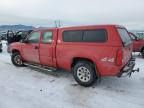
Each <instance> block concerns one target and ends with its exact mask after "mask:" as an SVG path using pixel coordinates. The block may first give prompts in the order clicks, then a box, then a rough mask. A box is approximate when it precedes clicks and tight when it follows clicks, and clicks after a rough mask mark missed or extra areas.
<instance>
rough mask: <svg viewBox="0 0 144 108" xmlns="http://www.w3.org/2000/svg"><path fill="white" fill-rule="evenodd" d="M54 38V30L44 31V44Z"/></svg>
mask: <svg viewBox="0 0 144 108" xmlns="http://www.w3.org/2000/svg"><path fill="white" fill-rule="evenodd" d="M52 40H53V32H52V31H47V32H44V34H43V39H42V43H44V44H47V43H52Z"/></svg>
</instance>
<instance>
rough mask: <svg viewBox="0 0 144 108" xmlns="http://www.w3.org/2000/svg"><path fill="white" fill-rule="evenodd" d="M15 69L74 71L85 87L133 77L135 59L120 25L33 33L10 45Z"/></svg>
mask: <svg viewBox="0 0 144 108" xmlns="http://www.w3.org/2000/svg"><path fill="white" fill-rule="evenodd" d="M10 51H11V60H12V63H13V64H14V65H15V66H23V65H34V66H42V67H50V69H52V68H55V69H57V68H62V69H65V70H68V71H72V72H73V75H74V78H75V80H76V81H77V82H78V83H79V84H80V85H82V86H90V85H92V84H93V83H94V82H95V80H96V79H98V78H99V77H102V76H119V77H120V76H122V74H123V73H125V74H128V75H131V73H132V72H134V71H135V70H133V68H134V66H135V60H134V59H133V58H132V41H131V39H130V37H129V34H128V32H127V30H126V29H125V28H124V27H123V26H117V25H94V26H77V27H64V28H51V29H39V30H34V31H33V32H32V33H31V34H30V35H29V36H28V38H27V39H25V40H23V41H22V42H17V43H13V44H11V45H10Z"/></svg>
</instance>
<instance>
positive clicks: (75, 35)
mask: <svg viewBox="0 0 144 108" xmlns="http://www.w3.org/2000/svg"><path fill="white" fill-rule="evenodd" d="M63 41H64V42H106V41H107V31H106V30H105V29H98V30H75V31H74V30H72V31H64V32H63Z"/></svg>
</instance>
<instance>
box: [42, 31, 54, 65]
mask: <svg viewBox="0 0 144 108" xmlns="http://www.w3.org/2000/svg"><path fill="white" fill-rule="evenodd" d="M53 40H54V31H53V30H47V31H43V33H42V37H41V42H40V63H41V64H42V65H45V66H54V61H53V58H55V57H54V56H55V51H54V50H55V44H54V41H53Z"/></svg>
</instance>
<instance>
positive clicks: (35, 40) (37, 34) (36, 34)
mask: <svg viewBox="0 0 144 108" xmlns="http://www.w3.org/2000/svg"><path fill="white" fill-rule="evenodd" d="M39 40H40V32H33V33H32V34H31V35H30V36H29V38H28V43H39Z"/></svg>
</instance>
